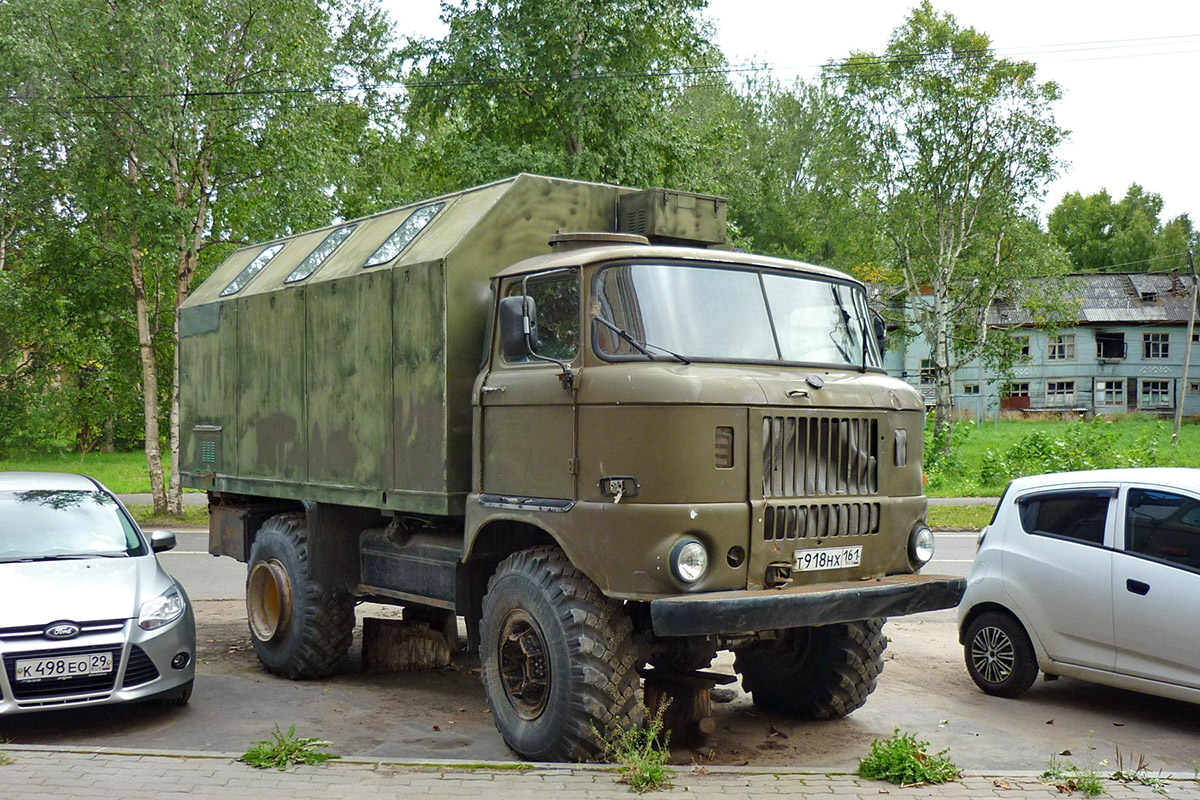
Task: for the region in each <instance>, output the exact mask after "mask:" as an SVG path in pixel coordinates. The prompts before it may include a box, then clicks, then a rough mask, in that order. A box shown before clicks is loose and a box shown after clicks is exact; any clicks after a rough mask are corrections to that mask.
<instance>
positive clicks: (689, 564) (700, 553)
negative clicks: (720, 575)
mask: <svg viewBox="0 0 1200 800" xmlns="http://www.w3.org/2000/svg"><path fill="white" fill-rule="evenodd" d="M707 569H708V551H707V550H705V549H704V545H702V544H700V542H698V541H696V540H695V539H684V540H683V541H681V542H680V543H679V544H677V545H675V547H674V548H673V549H672V550H671V572H673V573H675V577H676V578H678V579H679V580H681V581H683V582H684V583H695V582H696V581H698V580H700V578H701V577H703V576H704V572H705V570H707Z"/></svg>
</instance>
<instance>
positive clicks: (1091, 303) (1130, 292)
mask: <svg viewBox="0 0 1200 800" xmlns="http://www.w3.org/2000/svg"><path fill="white" fill-rule="evenodd" d="M1056 283H1057V285H1058V287H1059V289H1058V290H1059V291H1061V293H1062V296H1063V298H1065V299H1066V300H1068V301H1076V302H1077V305H1075V306H1073V308H1072V310H1071V311H1070V312H1069V313H1070V318H1069V319H1068V320H1063V321H1062V322H1065V323H1068V324H1069V323H1071V322H1073V323H1075V324H1077V325H1112V324H1117V325H1145V324H1152V323H1153V324H1161V325H1172V324H1182V323H1186V322H1187V321H1188V317H1189V314H1190V310H1191V309H1190V302H1191V284H1190V282H1189V281H1188V280H1187V279H1186V278H1181V277H1180V276H1179V275H1178V274H1177V273H1158V272H1147V273H1113V272H1106V273H1091V274H1078V275H1067V276H1064V277H1062V278H1058V279H1056ZM1044 287H1045V284H1044V283H1040V282H1035V283H1025V284H1024V285H1023V286H1022V288H1021V290H1020V295H1021V296H1022V299H1024V298H1030V299H1032V298H1033V297H1036V296H1037V294H1038V293H1041V292H1043V291H1045V289H1044ZM1034 322H1035V320H1034V316H1033V313H1032V312H1031V311H1030V310H1029V308H1027V307H1026V305H1025V304H1023V303H1022V302H1021V301H1020V300H1018V301H1017V302H1015V303H1013V302H996V303H993V304H992V307H991V309H989V310H988V324H989V325H998V326H1021V325H1032V324H1034Z"/></svg>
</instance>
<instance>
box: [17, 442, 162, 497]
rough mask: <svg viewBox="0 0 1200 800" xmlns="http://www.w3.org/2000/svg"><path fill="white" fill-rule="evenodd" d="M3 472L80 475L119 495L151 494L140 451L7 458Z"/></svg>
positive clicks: (146, 471)
mask: <svg viewBox="0 0 1200 800" xmlns="http://www.w3.org/2000/svg"><path fill="white" fill-rule="evenodd" d="M0 471H4V472H77V473H80V474H82V475H89V476H91V477H93V478H95V479H96V480H98V481H100V482H101V483H103V484H104V485H105V486H107V487H108V488H109V489H110V490H112V491H113V492H114V493H116V494H138V493H142V492H149V491H150V472H149V470H148V468H147V467H146V454H145V453H144V452H142V451H140V450H137V451H134V452H132V453H89V454H88V455H86V456H81V455H80V454H78V453H55V454H50V455H31V456H26V457H24V458H4V459H0ZM169 472H170V470H169V469H168V473H169Z"/></svg>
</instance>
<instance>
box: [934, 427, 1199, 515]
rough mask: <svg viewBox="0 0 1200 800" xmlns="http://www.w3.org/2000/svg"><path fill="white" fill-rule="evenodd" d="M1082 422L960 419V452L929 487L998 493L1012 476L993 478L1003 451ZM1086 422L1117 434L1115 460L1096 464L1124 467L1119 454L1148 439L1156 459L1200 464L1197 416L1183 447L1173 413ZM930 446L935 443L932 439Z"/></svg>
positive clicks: (941, 493)
mask: <svg viewBox="0 0 1200 800" xmlns="http://www.w3.org/2000/svg"><path fill="white" fill-rule="evenodd" d="M1079 424H1080V423H1077V422H1066V421H1062V420H1058V419H1036V418H1035V419H1001V420H999V421H995V420H985V421H983V422H982V423H980V424H979V425H976V424H975V423H974V422H972V421H970V420H967V421H964V422H960V423H959V424H958V425H956V426H955V428H954V437H955V454H954V457H953V462H952V464H951V468H950V469H947V470H946V471H945V474H944V475H943V476H942V477H941V478H940V479H938V480H933V479H931V480H930V483H929V485H928V486H926V488H925V492H926V494H928V495H929V496H931V497H995V496H998V495H999V494H1000V493H1001V492H1003V491H1004V487H1005V485H1006V484H1007V480H1006V479H1004V478H1003V477H999V478H998V477H995V476H991V477H990V479H989V476H988V472H989V470H988V469H986V467H989V466H994V465H995V463H996V461H997V460H998V459H997V457H998V456H1004V455H1006V454H1008V453H1010V452H1013V451H1015V450H1018V449H1019V448H1018V445H1021V444H1022V443H1023V442H1026V441H1028V440H1029V437H1031V436H1033V435H1035V434H1039V435H1042V436H1047V437H1052V438H1054V439H1060V440H1061V439H1065V438H1067V437H1068V431H1069V429H1070V426H1072V425H1079ZM1083 424H1085V425H1094V426H1096V427H1095V428H1093V429H1092V432H1093V433H1095V434H1097V436H1109V435H1111V437H1112V440H1111V442H1109V443H1107V445H1106V448H1105V449H1106V450H1107V451H1108V452H1109V453H1111V454H1112V456H1113V459H1114V462H1115V463H1112V464H1104V463H1098V464H1095V465H1094V466H1096V467H1103V466H1124V464H1123V463H1120V461H1118V460H1117V459H1119V458H1120V457H1121V456H1125V457H1128V456H1130V455H1143V456H1144V455H1145V454H1146V453H1147V452H1148V448H1147V447H1146V446H1145V445H1146V443H1147V442H1153V443H1155V444H1156V445H1157V459H1156V463H1157V465H1159V466H1176V467H1200V423H1197V422H1195V421H1186V420H1185V421H1184V423H1183V426H1182V427H1181V429H1180V435H1179V445H1178V446H1172V445H1171V433H1172V430H1173V424H1172V420H1171V419H1170V418H1160V417H1155V416H1149V415H1143V414H1130V415H1114V416H1109V417H1104V418H1100V419H1098V420H1097V421H1095V422H1088V423H1083ZM926 446H927V447H929V446H930V445H929V443H928V442H927V443H926ZM1053 468H1054V467H1053V466H1052V467H1051V469H1053ZM1059 468H1061V467H1059ZM1009 477H1015V476H1009Z"/></svg>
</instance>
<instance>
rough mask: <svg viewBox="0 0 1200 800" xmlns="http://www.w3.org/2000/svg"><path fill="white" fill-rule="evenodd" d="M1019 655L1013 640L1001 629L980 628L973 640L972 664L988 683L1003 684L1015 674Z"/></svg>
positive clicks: (991, 627)
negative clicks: (1014, 670)
mask: <svg viewBox="0 0 1200 800" xmlns="http://www.w3.org/2000/svg"><path fill="white" fill-rule="evenodd" d="M1016 662H1017V653H1016V648H1015V647H1013V642H1012V639H1011V638H1009V636H1008V634H1007V633H1005V632H1004V631H1002V630H1001V629H1000V628H996V627H993V626H990V625H989V626H988V627H986V628H980V629H979V632H978V633H976V634H975V638H974V639H972V640H971V664H972V665H973V666H974V667H975V672H977V673H978V674H979V677H981V678H983V679H984V680H985V681H987V682H988V683H1003V682H1004V681H1006V680H1008V678H1009V677H1010V676H1011V675H1012V674H1013V669H1014V668H1015V667H1016Z"/></svg>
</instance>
